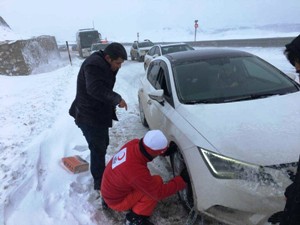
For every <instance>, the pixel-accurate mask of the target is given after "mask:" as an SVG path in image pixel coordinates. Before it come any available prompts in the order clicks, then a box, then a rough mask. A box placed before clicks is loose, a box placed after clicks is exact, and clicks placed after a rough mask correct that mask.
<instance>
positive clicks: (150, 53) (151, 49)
mask: <svg viewBox="0 0 300 225" xmlns="http://www.w3.org/2000/svg"><path fill="white" fill-rule="evenodd" d="M155 48H156V47H152V48H150V50H149V51H148V53H147V54H148V55H151V56H153V55H154V53H155Z"/></svg>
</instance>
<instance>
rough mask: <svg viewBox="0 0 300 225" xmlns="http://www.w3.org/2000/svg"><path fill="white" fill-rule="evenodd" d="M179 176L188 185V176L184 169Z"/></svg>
mask: <svg viewBox="0 0 300 225" xmlns="http://www.w3.org/2000/svg"><path fill="white" fill-rule="evenodd" d="M180 176H181V177H182V179H183V180H184V181H185V183H190V176H189V173H188V171H187V169H186V168H184V169H183V170H182V171H181V173H180Z"/></svg>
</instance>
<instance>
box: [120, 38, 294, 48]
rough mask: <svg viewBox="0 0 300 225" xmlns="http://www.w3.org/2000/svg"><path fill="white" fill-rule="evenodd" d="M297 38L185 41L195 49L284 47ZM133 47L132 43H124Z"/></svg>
mask: <svg viewBox="0 0 300 225" xmlns="http://www.w3.org/2000/svg"><path fill="white" fill-rule="evenodd" d="M294 38H295V37H274V38H253V39H231V40H209V41H184V42H185V43H187V44H189V45H191V46H193V47H284V46H285V45H286V44H288V43H290V42H291V41H292V40H293V39H294ZM170 43H176V42H155V44H170ZM123 44H124V45H132V43H123Z"/></svg>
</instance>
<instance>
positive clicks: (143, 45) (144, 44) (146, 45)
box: [139, 41, 154, 48]
mask: <svg viewBox="0 0 300 225" xmlns="http://www.w3.org/2000/svg"><path fill="white" fill-rule="evenodd" d="M153 45H154V44H153V43H152V42H150V41H147V42H139V47H140V48H143V47H151V46H153Z"/></svg>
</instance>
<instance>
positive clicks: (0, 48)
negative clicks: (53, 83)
mask: <svg viewBox="0 0 300 225" xmlns="http://www.w3.org/2000/svg"><path fill="white" fill-rule="evenodd" d="M57 58H60V54H59V51H58V48H57V43H56V39H55V37H53V36H46V35H45V36H39V37H34V38H31V39H28V40H17V41H5V42H2V43H1V44H0V62H1V63H0V74H5V75H29V74H31V72H32V71H33V69H35V68H37V67H39V66H41V65H44V64H48V63H49V62H50V61H51V60H54V59H57Z"/></svg>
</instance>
